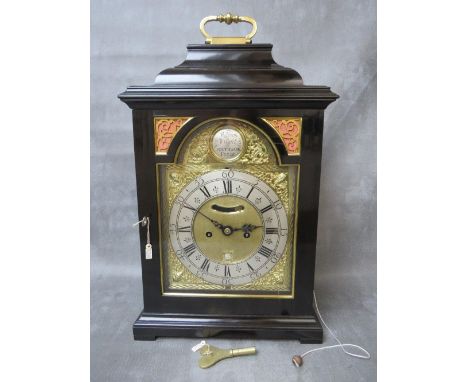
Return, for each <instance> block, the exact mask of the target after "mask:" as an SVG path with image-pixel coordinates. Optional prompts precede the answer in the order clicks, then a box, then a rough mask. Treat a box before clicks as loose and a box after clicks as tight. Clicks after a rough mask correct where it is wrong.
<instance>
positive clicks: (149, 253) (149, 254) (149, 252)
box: [133, 216, 153, 260]
mask: <svg viewBox="0 0 468 382" xmlns="http://www.w3.org/2000/svg"><path fill="white" fill-rule="evenodd" d="M139 224H141V226H142V227H146V246H145V259H146V260H151V259H152V258H153V246H152V245H151V238H150V218H149V217H147V216H143V219H141V220H140V221H137V222H136V223H135V224H133V226H134V227H136V226H137V225H139Z"/></svg>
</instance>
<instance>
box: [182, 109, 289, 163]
mask: <svg viewBox="0 0 468 382" xmlns="http://www.w3.org/2000/svg"><path fill="white" fill-rule="evenodd" d="M223 128H230V129H231V128H232V129H235V130H237V131H238V132H239V133H240V135H241V137H242V141H243V147H242V149H241V152H240V154H239V156H238V157H236V158H234V159H233V160H223V159H220V158H219V157H218V156H217V155H216V154H215V153H214V151H213V147H212V142H213V136H214V134H215V132H216V131H218V130H220V129H223ZM280 158H281V157H280V154H279V153H278V151H277V149H276V146H275V144H274V143H273V142H272V141H271V138H270V137H269V136H268V135H267V134H265V132H263V131H262V130H261V129H260V128H258V127H257V126H255V125H254V124H252V123H250V122H248V121H246V120H243V119H239V118H226V117H223V118H214V119H210V120H207V121H204V122H202V123H200V124H199V125H197V126H196V127H194V128H193V129H192V130H191V131H190V132H189V133H188V134H187V135H186V136H185V137H184V139H183V141H182V142H181V144H180V145H179V148H178V150H177V152H176V155H175V161H174V162H175V163H183V164H202V163H203V164H216V163H218V164H227V163H235V164H236V165H242V164H249V165H262V164H277V165H280V164H281V159H280Z"/></svg>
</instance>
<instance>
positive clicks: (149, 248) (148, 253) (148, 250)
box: [145, 244, 153, 260]
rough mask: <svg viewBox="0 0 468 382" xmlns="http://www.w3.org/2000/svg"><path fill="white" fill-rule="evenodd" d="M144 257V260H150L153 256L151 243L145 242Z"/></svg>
mask: <svg viewBox="0 0 468 382" xmlns="http://www.w3.org/2000/svg"><path fill="white" fill-rule="evenodd" d="M145 258H146V260H151V259H152V258H153V246H152V245H151V244H146V248H145Z"/></svg>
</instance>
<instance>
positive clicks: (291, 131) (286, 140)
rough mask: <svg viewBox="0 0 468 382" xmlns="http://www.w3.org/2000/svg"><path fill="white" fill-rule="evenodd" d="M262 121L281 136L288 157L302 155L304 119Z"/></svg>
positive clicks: (266, 119)
mask: <svg viewBox="0 0 468 382" xmlns="http://www.w3.org/2000/svg"><path fill="white" fill-rule="evenodd" d="M262 120H263V121H264V122H266V123H267V124H268V125H269V126H271V127H272V128H273V129H274V130H275V131H276V133H277V134H278V135H279V136H280V138H281V140H282V142H283V144H284V147H285V148H286V151H287V152H288V155H300V154H301V131H302V118H297V117H288V118H285V117H275V118H271V117H268V118H262Z"/></svg>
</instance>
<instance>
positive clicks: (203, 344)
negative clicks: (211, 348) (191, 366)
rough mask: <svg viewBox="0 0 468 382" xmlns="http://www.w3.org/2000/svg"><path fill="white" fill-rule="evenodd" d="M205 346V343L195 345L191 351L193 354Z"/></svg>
mask: <svg viewBox="0 0 468 382" xmlns="http://www.w3.org/2000/svg"><path fill="white" fill-rule="evenodd" d="M205 345H206V342H205V341H202V342H200V343H199V344H196V345H195V346H194V347H193V348H192V351H193V352H194V353H195V352H196V351H198V350H200V349H201V348H202V347H203V346H205Z"/></svg>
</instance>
